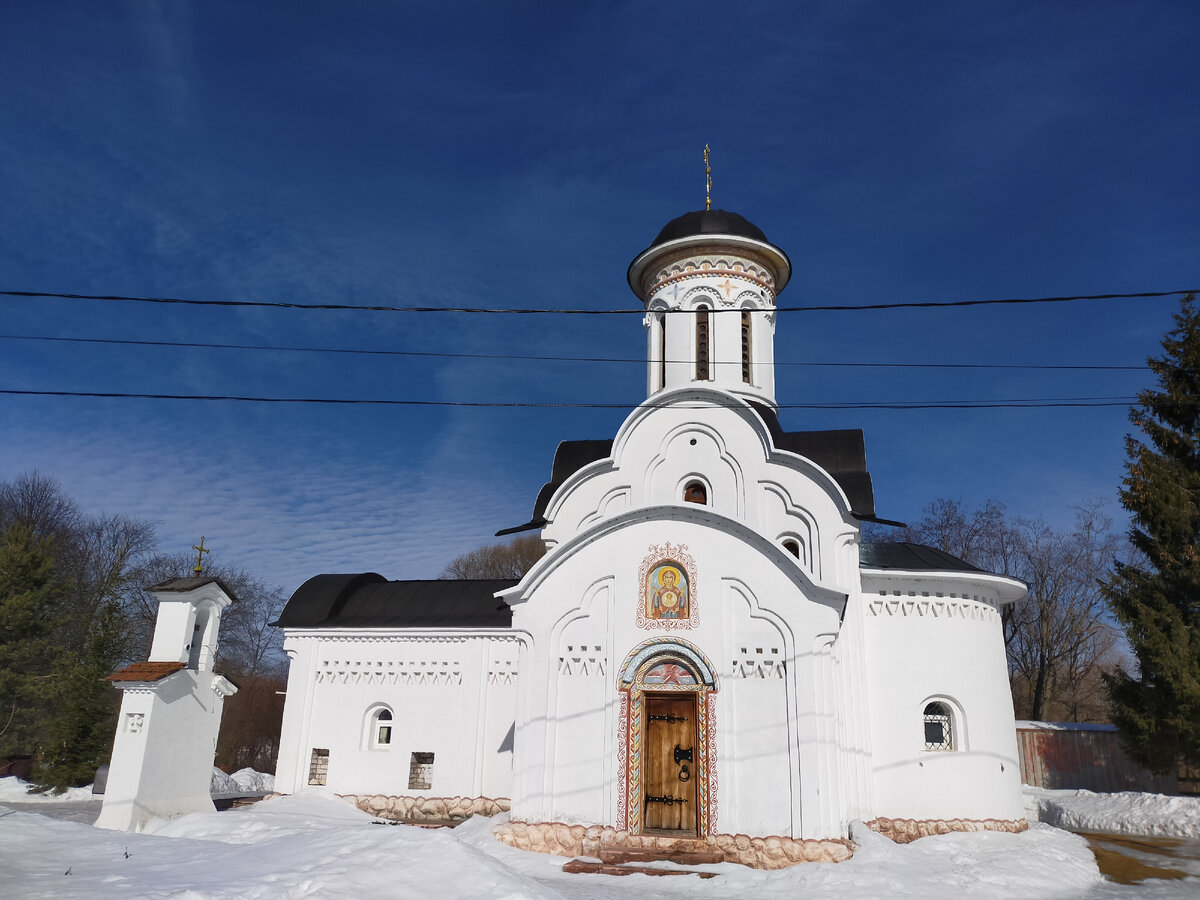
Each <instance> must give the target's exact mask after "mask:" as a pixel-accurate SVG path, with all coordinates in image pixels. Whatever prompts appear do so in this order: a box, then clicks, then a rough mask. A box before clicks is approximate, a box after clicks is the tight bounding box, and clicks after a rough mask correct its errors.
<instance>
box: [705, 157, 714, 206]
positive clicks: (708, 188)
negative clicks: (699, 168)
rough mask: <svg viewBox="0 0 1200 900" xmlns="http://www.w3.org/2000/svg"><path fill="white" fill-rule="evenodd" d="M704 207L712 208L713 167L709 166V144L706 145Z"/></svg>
mask: <svg viewBox="0 0 1200 900" xmlns="http://www.w3.org/2000/svg"><path fill="white" fill-rule="evenodd" d="M704 208H705V209H712V169H710V168H709V167H708V144H705V145H704Z"/></svg>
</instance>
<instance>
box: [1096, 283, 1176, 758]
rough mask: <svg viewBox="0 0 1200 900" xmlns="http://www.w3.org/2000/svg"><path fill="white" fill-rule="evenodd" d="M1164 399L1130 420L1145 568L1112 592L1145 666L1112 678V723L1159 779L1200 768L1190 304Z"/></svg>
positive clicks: (1133, 570) (1116, 574) (1128, 494)
mask: <svg viewBox="0 0 1200 900" xmlns="http://www.w3.org/2000/svg"><path fill="white" fill-rule="evenodd" d="M1162 345H1163V349H1164V351H1165V353H1164V354H1163V356H1162V357H1159V358H1151V359H1150V360H1148V363H1149V366H1150V369H1151V371H1153V373H1154V375H1155V376H1156V378H1157V381H1158V385H1157V389H1149V390H1145V391H1143V392H1142V393H1141V394H1140V395H1139V401H1138V403H1137V405H1136V406H1135V407H1134V408H1133V410H1132V412H1131V413H1130V420H1131V421H1132V422H1133V424H1134V425H1135V426H1136V427H1137V428H1138V429H1139V430H1140V432H1141V435H1140V436H1136V435H1131V436H1129V437H1128V438H1126V453H1127V456H1128V460H1127V462H1126V475H1125V479H1124V488H1123V489H1122V491H1121V502H1122V504H1123V505H1124V506H1125V508H1126V509H1128V510H1129V511H1130V513H1132V515H1133V524H1132V527H1131V529H1130V533H1129V536H1130V541H1131V542H1132V544H1133V546H1134V548H1135V549H1136V550H1137V551H1139V552H1140V556H1141V559H1138V560H1135V561H1131V562H1128V563H1123V564H1122V563H1118V564H1117V565H1116V566H1115V568H1114V571H1113V573H1112V577H1111V579H1110V580H1109V582H1108V584H1107V585H1106V588H1105V593H1106V595H1107V598H1108V601H1109V603H1110V605H1111V607H1112V611H1113V613H1114V614H1115V615H1116V617H1117V619H1118V620H1119V621H1120V623H1121V624H1122V625H1123V626H1124V628H1125V635H1126V637H1127V639H1128V641H1129V646H1130V648H1131V649H1132V650H1133V653H1134V655H1135V656H1136V657H1137V671H1136V672H1127V671H1125V670H1123V669H1118V670H1117V671H1116V672H1114V673H1113V674H1112V675H1110V676H1106V679H1105V680H1106V682H1107V685H1108V690H1109V696H1110V698H1111V701H1112V718H1113V722H1114V723H1115V724H1116V725H1117V727H1118V728H1119V729H1120V732H1121V736H1122V740H1123V743H1124V744H1125V746H1126V749H1127V750H1128V751H1129V752H1130V754H1131V755H1132V756H1133V758H1135V759H1137V760H1138V761H1139V762H1141V763H1143V764H1144V765H1147V766H1149V767H1150V768H1151V769H1152V770H1154V771H1156V772H1160V773H1164V772H1168V771H1172V770H1174V769H1175V767H1176V766H1178V765H1179V764H1180V763H1186V764H1189V765H1197V764H1200V312H1197V310H1196V308H1195V297H1194V296H1193V295H1188V296H1187V297H1184V299H1183V303H1182V308H1181V310H1180V312H1179V313H1177V314H1176V315H1175V328H1174V329H1173V330H1172V331H1170V332H1169V333H1168V334H1167V336H1166V337H1165V338H1164V339H1163V342H1162Z"/></svg>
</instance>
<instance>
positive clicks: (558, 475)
mask: <svg viewBox="0 0 1200 900" xmlns="http://www.w3.org/2000/svg"><path fill="white" fill-rule="evenodd" d="M612 445H613V442H612V441H611V440H608V441H563V442H562V443H561V444H559V445H558V449H557V450H555V451H554V464H553V465H552V466H551V468H550V480H549V481H547V482H546V483H545V484H543V485H542V489H541V490H540V491H538V495H537V499H536V500H534V501H533V516H532V518H530V520H529V521H528V522H526V523H525V524H524V525H517V526H515V527H513V528H503V529H501V530H500V531H497V532H496V537H502V536H504V535H506V534H516V533H517V532H518V531H532V530H533V529H534V528H541V527H542V526H543V525H545V524H546V507H547V506H549V505H550V498H551V497H553V496H554V492H555V491H557V490H558V489H559V488H560V487H561V486H562V483H563V482H564V481H566V480H567V479H568V478H570V477H571V476H572V475H574V474H575V473H576V472H578V471H579V470H580V469H582V468H583V467H584V466H586V465H588V464H589V463H594V462H595V461H596V460H598V459H604V458H605V457H607V456H609V455H610V454H611V453H612Z"/></svg>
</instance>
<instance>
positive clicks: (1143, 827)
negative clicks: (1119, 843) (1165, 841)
mask: <svg viewBox="0 0 1200 900" xmlns="http://www.w3.org/2000/svg"><path fill="white" fill-rule="evenodd" d="M1025 814H1026V817H1027V818H1028V819H1029V820H1030V821H1033V820H1034V819H1035V818H1036V819H1037V820H1039V821H1042V822H1046V823H1048V824H1050V825H1055V826H1057V827H1059V828H1066V829H1069V830H1071V831H1090V832H1101V833H1104V834H1138V835H1152V836H1155V837H1180V838H1200V797H1168V796H1166V795H1164V794H1139V793H1136V792H1134V791H1122V792H1120V793H1115V794H1096V793H1093V792H1092V791H1083V790H1078V791H1051V790H1046V789H1044V788H1036V787H1029V786H1026V787H1025Z"/></svg>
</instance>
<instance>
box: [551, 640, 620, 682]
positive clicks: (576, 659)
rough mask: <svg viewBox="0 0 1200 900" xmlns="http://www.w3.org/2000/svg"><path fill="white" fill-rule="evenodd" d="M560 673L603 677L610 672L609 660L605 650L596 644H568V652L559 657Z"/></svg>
mask: <svg viewBox="0 0 1200 900" xmlns="http://www.w3.org/2000/svg"><path fill="white" fill-rule="evenodd" d="M558 674H559V675H580V676H586V677H601V676H604V675H606V674H608V660H607V657H606V656H605V655H604V651H603V650H602V649H601V648H600V647H598V646H596V645H594V644H593V645H590V646H589V645H587V644H581V645H580V646H578V647H576V646H574V645H568V646H567V649H566V652H565V653H564V654H563V655H562V656H560V657H559V658H558Z"/></svg>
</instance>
